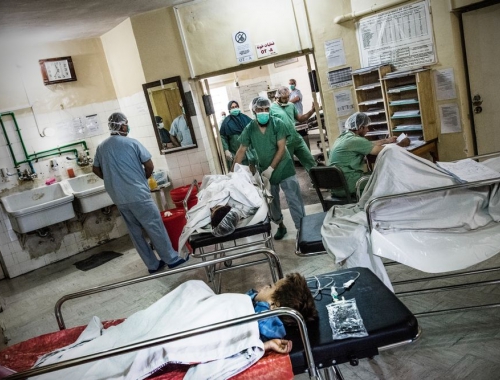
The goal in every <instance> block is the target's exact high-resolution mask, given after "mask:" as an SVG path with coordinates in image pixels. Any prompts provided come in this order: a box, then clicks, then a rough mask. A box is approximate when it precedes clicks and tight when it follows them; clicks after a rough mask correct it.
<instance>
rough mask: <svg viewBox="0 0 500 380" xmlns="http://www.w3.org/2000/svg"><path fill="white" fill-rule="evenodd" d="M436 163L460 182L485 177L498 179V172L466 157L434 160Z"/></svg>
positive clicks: (473, 180)
mask: <svg viewBox="0 0 500 380" xmlns="http://www.w3.org/2000/svg"><path fill="white" fill-rule="evenodd" d="M436 165H437V166H439V167H440V168H441V169H443V170H444V171H445V172H447V173H448V174H450V175H451V176H452V177H454V178H455V179H456V180H457V181H459V182H460V183H465V182H475V181H481V180H487V179H494V178H498V179H500V173H499V172H497V171H495V170H493V169H490V168H489V167H487V166H486V165H483V164H481V163H480V162H476V161H474V160H471V159H470V158H466V159H465V160H460V161H455V162H440V161H438V162H436Z"/></svg>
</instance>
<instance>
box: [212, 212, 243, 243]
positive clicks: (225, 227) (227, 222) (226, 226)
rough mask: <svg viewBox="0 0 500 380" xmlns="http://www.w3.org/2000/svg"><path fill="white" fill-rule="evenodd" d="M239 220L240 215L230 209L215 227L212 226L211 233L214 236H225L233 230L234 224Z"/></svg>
mask: <svg viewBox="0 0 500 380" xmlns="http://www.w3.org/2000/svg"><path fill="white" fill-rule="evenodd" d="M239 221H240V215H239V213H238V212H237V211H236V210H230V211H229V212H228V213H227V214H226V216H225V217H224V218H223V219H222V220H221V221H220V223H219V224H218V225H217V227H214V229H213V230H212V234H213V235H214V236H216V237H220V236H227V235H230V234H232V233H233V232H234V230H235V229H236V225H237V224H238V222H239Z"/></svg>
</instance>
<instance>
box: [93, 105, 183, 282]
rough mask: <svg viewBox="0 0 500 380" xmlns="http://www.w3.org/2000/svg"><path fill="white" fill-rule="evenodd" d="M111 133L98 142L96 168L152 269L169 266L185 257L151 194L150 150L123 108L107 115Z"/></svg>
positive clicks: (94, 167) (150, 271) (174, 265)
mask: <svg viewBox="0 0 500 380" xmlns="http://www.w3.org/2000/svg"><path fill="white" fill-rule="evenodd" d="M108 126H109V129H110V131H111V136H110V137H108V138H107V139H106V140H104V141H103V142H102V143H100V144H99V146H98V147H97V150H96V154H95V157H94V164H93V165H94V166H93V168H92V170H93V172H94V173H95V174H96V175H97V176H98V177H100V178H102V179H103V180H104V187H105V189H106V191H107V192H108V194H109V196H110V197H111V199H112V200H113V203H114V204H115V205H116V206H117V207H118V210H119V211H120V214H121V215H122V217H123V220H124V221H125V224H126V226H127V229H128V231H129V233H130V237H131V239H132V242H133V243H134V246H135V248H136V250H137V253H139V256H141V259H142V261H144V264H146V267H147V268H148V271H149V273H155V272H156V271H158V270H160V269H162V268H163V267H164V266H165V265H167V266H168V267H169V268H175V267H176V266H178V265H180V264H182V263H184V262H185V261H186V260H184V259H182V258H180V257H179V254H178V253H177V252H176V251H175V250H174V248H173V247H172V243H171V242H170V238H169V237H168V234H167V230H166V229H165V226H164V225H163V221H162V219H161V215H160V211H159V210H158V207H157V206H156V204H155V203H154V201H153V199H152V198H151V193H150V189H149V185H148V181H147V179H148V178H149V177H150V176H151V174H152V173H153V169H154V165H153V161H151V153H149V152H148V150H147V149H146V148H144V146H143V145H142V144H141V143H140V142H139V141H137V140H135V139H132V138H129V137H127V135H128V134H129V132H130V128H129V126H128V120H127V117H126V116H125V115H124V114H123V113H121V112H115V113H113V114H111V116H110V117H109V119H108ZM142 229H144V230H145V231H146V233H147V234H148V236H149V238H150V239H151V242H152V244H153V245H154V247H155V249H156V251H157V253H158V255H159V256H160V260H158V259H157V258H156V256H155V254H154V252H153V250H152V248H151V246H150V244H149V243H148V242H147V240H146V239H145V237H144V235H143V233H142Z"/></svg>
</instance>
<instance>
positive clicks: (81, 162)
mask: <svg viewBox="0 0 500 380" xmlns="http://www.w3.org/2000/svg"><path fill="white" fill-rule="evenodd" d="M92 162H94V160H93V159H92V158H90V157H89V156H88V155H86V154H85V153H80V154H78V160H77V161H76V164H77V165H78V166H87V165H90V164H91V163H92Z"/></svg>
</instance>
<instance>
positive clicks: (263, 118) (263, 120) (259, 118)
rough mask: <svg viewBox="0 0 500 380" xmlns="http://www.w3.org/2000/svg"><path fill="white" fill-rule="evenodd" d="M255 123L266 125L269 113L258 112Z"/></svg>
mask: <svg viewBox="0 0 500 380" xmlns="http://www.w3.org/2000/svg"><path fill="white" fill-rule="evenodd" d="M257 121H258V122H259V124H261V125H264V124H267V123H268V121H269V112H258V113H257Z"/></svg>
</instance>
